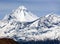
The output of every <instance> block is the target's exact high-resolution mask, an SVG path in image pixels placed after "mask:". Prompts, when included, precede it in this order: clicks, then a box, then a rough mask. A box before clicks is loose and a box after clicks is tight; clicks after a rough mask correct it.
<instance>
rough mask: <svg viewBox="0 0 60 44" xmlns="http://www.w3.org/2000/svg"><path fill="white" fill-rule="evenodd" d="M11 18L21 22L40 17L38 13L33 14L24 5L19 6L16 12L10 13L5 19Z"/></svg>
mask: <svg viewBox="0 0 60 44" xmlns="http://www.w3.org/2000/svg"><path fill="white" fill-rule="evenodd" d="M11 19H14V20H17V21H20V22H31V21H34V20H36V19H38V17H37V16H36V15H33V14H32V13H31V12H30V11H28V10H27V8H25V7H24V6H19V7H18V8H17V9H16V10H15V11H14V12H12V13H10V14H9V15H8V16H5V18H4V20H11Z"/></svg>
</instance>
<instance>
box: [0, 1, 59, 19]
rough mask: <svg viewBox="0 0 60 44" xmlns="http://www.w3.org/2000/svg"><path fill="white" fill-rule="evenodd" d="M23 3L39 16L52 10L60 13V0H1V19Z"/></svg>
mask: <svg viewBox="0 0 60 44" xmlns="http://www.w3.org/2000/svg"><path fill="white" fill-rule="evenodd" d="M21 5H24V6H25V7H26V8H28V10H29V11H31V12H32V13H34V14H35V15H37V16H43V15H47V14H49V13H51V12H54V13H56V14H59V15H60V0H0V19H2V18H3V17H4V16H5V15H6V14H9V13H11V11H12V10H14V9H16V8H18V7H19V6H21Z"/></svg>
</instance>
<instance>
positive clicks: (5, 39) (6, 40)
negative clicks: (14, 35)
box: [0, 38, 17, 44]
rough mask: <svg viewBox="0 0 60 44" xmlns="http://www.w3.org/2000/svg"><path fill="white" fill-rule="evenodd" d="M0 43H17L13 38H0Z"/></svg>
mask: <svg viewBox="0 0 60 44" xmlns="http://www.w3.org/2000/svg"><path fill="white" fill-rule="evenodd" d="M0 44H17V43H16V42H15V41H14V40H13V39H9V38H0Z"/></svg>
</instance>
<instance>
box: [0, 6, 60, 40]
mask: <svg viewBox="0 0 60 44" xmlns="http://www.w3.org/2000/svg"><path fill="white" fill-rule="evenodd" d="M0 38H12V39H14V40H15V41H21V40H25V41H30V40H34V41H37V40H46V39H51V40H53V39H58V40H60V16H59V15H57V14H54V13H50V14H48V15H46V16H42V17H37V16H36V15H34V14H33V13H31V12H30V11H28V10H27V8H26V7H24V6H19V7H18V8H17V9H16V10H14V11H13V12H11V13H10V14H8V15H6V16H5V17H4V18H3V19H2V20H0Z"/></svg>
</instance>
